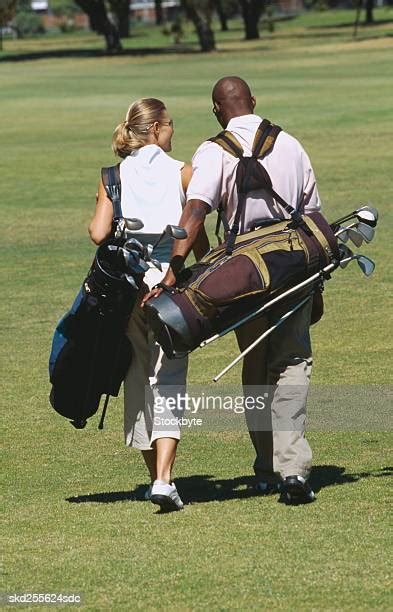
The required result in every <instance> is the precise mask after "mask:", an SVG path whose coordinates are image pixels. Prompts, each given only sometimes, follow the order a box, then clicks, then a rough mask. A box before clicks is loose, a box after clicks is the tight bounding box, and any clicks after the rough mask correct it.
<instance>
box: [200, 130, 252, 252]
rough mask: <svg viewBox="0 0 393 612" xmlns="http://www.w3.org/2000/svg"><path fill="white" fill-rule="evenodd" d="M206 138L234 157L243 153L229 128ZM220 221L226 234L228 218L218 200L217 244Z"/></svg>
mask: <svg viewBox="0 0 393 612" xmlns="http://www.w3.org/2000/svg"><path fill="white" fill-rule="evenodd" d="M208 140H209V141H210V142H215V143H216V144H218V145H220V147H222V148H223V149H224V151H226V152H227V153H229V154H230V155H233V156H234V157H238V158H239V159H241V158H242V157H243V153H244V151H243V147H242V146H241V144H240V142H239V141H238V140H237V139H236V138H235V136H234V135H233V134H232V132H230V131H229V130H223V131H222V132H220V133H219V134H217V136H213V137H212V138H209V139H208ZM221 223H222V224H223V226H224V232H225V234H226V235H228V234H229V232H230V231H231V228H230V226H229V223H228V219H227V218H226V215H225V213H224V208H223V206H222V202H220V204H219V206H218V208H217V223H216V229H215V232H214V233H215V235H216V236H217V240H218V244H222V240H221V237H220V226H221Z"/></svg>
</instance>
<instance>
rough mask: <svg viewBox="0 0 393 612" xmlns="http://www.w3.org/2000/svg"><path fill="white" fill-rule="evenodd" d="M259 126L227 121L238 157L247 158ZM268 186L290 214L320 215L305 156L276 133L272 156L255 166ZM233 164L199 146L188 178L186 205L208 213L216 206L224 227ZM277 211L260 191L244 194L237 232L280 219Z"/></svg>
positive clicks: (254, 121)
mask: <svg viewBox="0 0 393 612" xmlns="http://www.w3.org/2000/svg"><path fill="white" fill-rule="evenodd" d="M261 122H262V118H261V117H259V116H258V115H254V114H249V115H242V116H239V117H235V118H233V119H231V120H230V121H229V123H228V125H227V128H226V129H227V130H229V131H230V132H231V133H232V134H233V135H234V136H235V138H236V139H237V140H238V142H239V144H241V146H242V148H243V151H244V155H245V156H250V155H251V151H252V145H253V141H254V136H255V133H256V131H257V129H258V127H259V125H260V123H261ZM261 163H262V164H263V166H264V167H265V169H266V170H267V172H268V173H269V176H270V178H271V180H272V183H273V188H274V190H275V191H276V192H277V193H278V194H279V195H280V196H281V197H282V198H283V199H284V200H285V201H286V202H287V203H288V204H290V205H291V206H293V207H294V208H300V207H301V208H302V209H303V208H304V210H305V212H306V213H307V212H312V211H315V210H319V209H320V199H319V194H318V190H317V187H316V182H315V176H314V172H313V169H312V167H311V163H310V160H309V158H308V155H307V153H306V152H305V151H304V149H303V148H302V146H301V145H300V143H299V142H298V141H297V140H296V139H295V138H293V137H292V136H290V135H289V134H287V133H286V132H283V131H281V132H280V134H279V135H278V137H277V140H276V143H275V145H274V147H273V150H272V151H271V152H270V153H268V154H267V155H266V156H265V157H264V158H263V160H262V161H261ZM237 164H238V159H237V158H236V157H234V156H233V155H231V154H230V153H228V152H226V151H224V150H223V149H222V147H220V145H218V144H216V143H213V142H210V141H205V142H204V143H202V144H201V146H200V147H199V148H198V149H197V151H196V153H195V155H194V157H193V160H192V166H193V176H192V179H191V182H190V185H189V188H188V192H187V199H188V200H192V199H199V200H202V201H204V202H206V203H207V204H208V205H209V206H210V208H211V209H212V210H215V209H217V207H218V205H219V204H220V202H222V205H223V207H224V210H225V211H226V216H227V218H228V220H229V222H230V223H232V222H233V217H234V214H235V210H236V205H237V191H236V167H237ZM286 216H288V215H286V213H285V212H284V211H283V209H282V207H281V206H280V205H279V204H278V203H276V202H275V200H274V199H273V197H272V196H271V195H270V194H268V193H267V192H266V191H265V190H258V191H255V192H250V193H249V194H248V197H247V202H246V207H245V211H244V214H243V219H242V223H241V228H240V231H241V232H244V231H247V230H248V229H249V228H250V226H251V225H252V222H253V221H254V220H256V219H265V218H272V217H286Z"/></svg>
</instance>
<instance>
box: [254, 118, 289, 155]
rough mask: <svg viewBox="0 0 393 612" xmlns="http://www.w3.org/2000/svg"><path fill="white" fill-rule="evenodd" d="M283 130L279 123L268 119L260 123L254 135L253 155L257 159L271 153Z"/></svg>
mask: <svg viewBox="0 0 393 612" xmlns="http://www.w3.org/2000/svg"><path fill="white" fill-rule="evenodd" d="M281 131H282V130H281V128H280V126H279V125H275V124H274V123H271V122H270V121H269V120H268V119H264V120H263V121H262V123H261V124H260V125H259V127H258V129H257V131H256V134H255V137H254V143H253V145H252V156H253V157H256V158H257V159H262V158H263V157H265V155H267V154H268V153H270V151H271V150H272V149H273V147H274V144H275V142H276V139H277V136H278V135H279V133H280V132H281Z"/></svg>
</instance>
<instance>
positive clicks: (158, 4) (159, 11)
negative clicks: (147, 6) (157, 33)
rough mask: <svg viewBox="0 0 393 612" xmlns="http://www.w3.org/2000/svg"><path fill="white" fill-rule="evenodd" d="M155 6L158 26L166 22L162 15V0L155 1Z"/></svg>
mask: <svg viewBox="0 0 393 612" xmlns="http://www.w3.org/2000/svg"><path fill="white" fill-rule="evenodd" d="M154 6H155V11H156V25H161V24H162V23H163V21H164V16H163V14H162V0H154Z"/></svg>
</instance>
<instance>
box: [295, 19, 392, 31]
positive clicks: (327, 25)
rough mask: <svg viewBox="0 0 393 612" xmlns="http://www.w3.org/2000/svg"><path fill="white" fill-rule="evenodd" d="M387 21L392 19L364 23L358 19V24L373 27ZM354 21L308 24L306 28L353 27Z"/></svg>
mask: <svg viewBox="0 0 393 612" xmlns="http://www.w3.org/2000/svg"><path fill="white" fill-rule="evenodd" d="M389 23H393V19H379V20H378V21H374V23H364V21H360V23H359V26H360V27H361V28H373V27H375V26H380V25H386V24H389ZM353 27H354V22H353V21H347V22H343V23H326V24H325V25H309V26H307V29H310V30H319V29H321V30H334V29H335V28H353Z"/></svg>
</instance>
